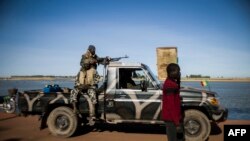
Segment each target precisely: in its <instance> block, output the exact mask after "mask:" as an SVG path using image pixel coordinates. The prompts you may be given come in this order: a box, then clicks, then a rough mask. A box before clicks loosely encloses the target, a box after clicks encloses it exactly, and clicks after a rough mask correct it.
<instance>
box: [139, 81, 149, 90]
mask: <svg viewBox="0 0 250 141" xmlns="http://www.w3.org/2000/svg"><path fill="white" fill-rule="evenodd" d="M140 86H141V91H143V92H147V88H148V85H147V81H146V80H142V81H141V84H140Z"/></svg>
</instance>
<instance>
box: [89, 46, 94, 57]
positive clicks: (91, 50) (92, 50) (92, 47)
mask: <svg viewBox="0 0 250 141" xmlns="http://www.w3.org/2000/svg"><path fill="white" fill-rule="evenodd" d="M88 50H89V51H90V52H91V54H92V55H94V54H95V46H94V45H89V48H88Z"/></svg>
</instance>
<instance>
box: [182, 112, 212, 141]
mask: <svg viewBox="0 0 250 141" xmlns="http://www.w3.org/2000/svg"><path fill="white" fill-rule="evenodd" d="M184 129H185V138H186V140H187V141H200V140H206V139H207V138H208V137H209V135H210V131H211V125H210V121H209V120H208V118H207V116H206V115H205V114H204V113H202V112H200V111H198V110H186V111H185V118H184Z"/></svg>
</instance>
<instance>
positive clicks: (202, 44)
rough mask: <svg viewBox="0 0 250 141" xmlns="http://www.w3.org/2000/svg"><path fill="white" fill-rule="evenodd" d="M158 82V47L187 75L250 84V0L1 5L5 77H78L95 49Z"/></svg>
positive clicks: (39, 0)
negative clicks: (172, 54) (174, 56)
mask: <svg viewBox="0 0 250 141" xmlns="http://www.w3.org/2000/svg"><path fill="white" fill-rule="evenodd" d="M90 44H92V45H95V46H96V53H97V55H98V56H100V57H105V56H110V57H119V56H124V55H128V56H129V59H126V60H124V61H127V62H142V63H144V64H147V65H148V66H149V67H150V68H151V70H152V71H153V72H154V73H155V74H156V75H157V66H156V63H157V62H156V60H157V58H156V48H157V47H172V46H175V47H177V49H178V59H179V62H178V63H179V65H180V67H181V73H182V76H187V75H191V74H200V75H206V76H211V77H250V2H249V1H248V0H82V1H78V0H74V1H72V0H0V49H1V51H0V76H1V77H6V76H11V75H56V76H59V75H76V74H77V72H78V71H79V69H80V60H81V56H82V54H84V53H85V52H86V50H87V48H88V46H89V45H90Z"/></svg>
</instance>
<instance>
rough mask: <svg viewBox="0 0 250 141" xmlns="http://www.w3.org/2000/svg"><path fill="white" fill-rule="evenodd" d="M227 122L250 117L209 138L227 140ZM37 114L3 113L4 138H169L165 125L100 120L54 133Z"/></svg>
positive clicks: (147, 140)
mask: <svg viewBox="0 0 250 141" xmlns="http://www.w3.org/2000/svg"><path fill="white" fill-rule="evenodd" d="M224 124H250V120H227V121H226V122H222V123H220V124H219V126H214V125H213V126H212V132H211V134H210V136H209V139H208V140H209V141H223V125H224ZM39 126H40V122H39V121H38V117H37V116H28V117H18V116H16V115H13V114H5V113H2V112H1V113H0V141H62V140H67V141H167V137H166V135H165V129H164V127H160V126H152V125H138V124H136V125H131V124H123V125H109V124H100V125H97V126H96V127H95V128H90V127H89V128H85V129H82V130H79V132H78V133H77V134H76V135H75V136H74V137H71V138H68V139H62V138H59V137H54V136H52V135H51V134H50V133H49V131H48V129H44V130H39Z"/></svg>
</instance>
